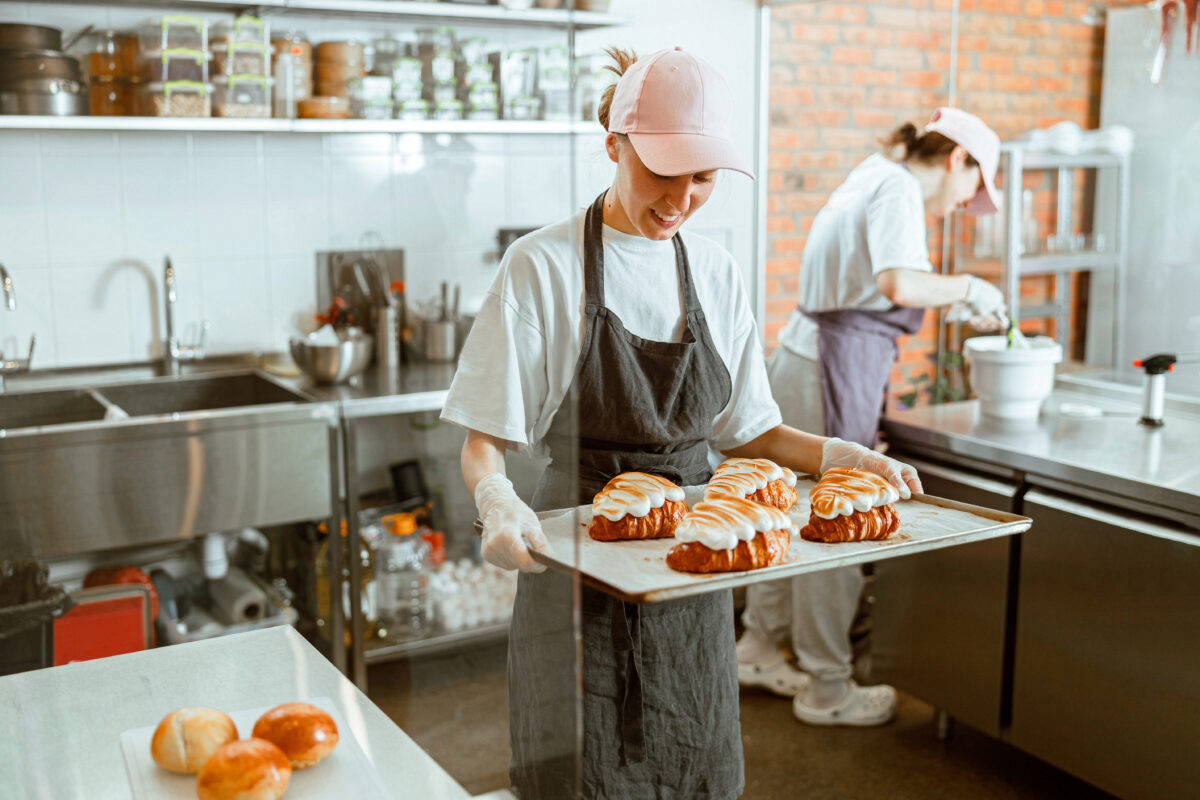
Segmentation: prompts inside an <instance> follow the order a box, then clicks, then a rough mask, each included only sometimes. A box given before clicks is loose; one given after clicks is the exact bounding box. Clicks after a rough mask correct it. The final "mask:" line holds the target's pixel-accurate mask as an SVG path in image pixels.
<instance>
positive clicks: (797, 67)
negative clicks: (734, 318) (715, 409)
mask: <svg viewBox="0 0 1200 800" xmlns="http://www.w3.org/2000/svg"><path fill="white" fill-rule="evenodd" d="M1128 4H1130V0H1119V1H1118V2H1110V3H1109V5H1128ZM1088 5H1089V4H1087V3H1079V2H1053V1H1052V0H1046V1H1045V2H1041V1H1040V0H1031V1H1025V2H1022V1H1021V0H961V2H960V5H959V7H960V16H959V31H958V48H959V52H958V65H957V66H958V79H957V85H958V99H957V104H958V105H959V106H960V107H962V108H964V109H966V110H968V111H971V112H973V113H976V114H979V115H980V116H982V117H983V118H984V119H985V120H987V121H988V123H989V124H991V125H992V127H993V128H995V130H996V131H997V132H998V133H999V134H1000V136H1001V138H1002V139H1009V138H1015V137H1017V136H1020V135H1021V134H1023V133H1025V132H1026V131H1028V130H1029V129H1030V128H1033V127H1047V126H1049V125H1053V124H1054V123H1057V122H1061V121H1063V120H1071V121H1074V122H1076V123H1078V124H1079V125H1081V126H1083V127H1085V128H1086V127H1094V126H1095V125H1096V124H1097V122H1098V119H1099V95H1100V72H1101V65H1102V61H1103V28H1102V27H1097V26H1094V25H1090V24H1088V23H1086V22H1084V21H1082V20H1081V19H1080V17H1082V16H1083V15H1084V14H1085V13H1086V12H1087V10H1088ZM951 9H952V3H951V0H857V2H852V3H851V2H843V1H842V0H826V2H821V3H815V4H813V3H804V4H796V5H782V6H776V7H774V8H773V9H772V22H771V73H770V104H771V109H770V156H769V158H770V163H769V167H770V170H769V175H768V200H767V203H768V220H767V237H768V255H767V263H766V273H767V281H766V319H765V321H764V329H765V334H766V338H767V345H768V347H774V345H775V342H776V338H777V336H778V333H779V330H780V329H781V328H782V327H783V324H784V323H785V322H786V321H787V318H788V315H789V314H790V313H791V310H792V309H793V308H794V307H795V303H796V297H797V292H798V288H799V270H800V256H801V253H802V252H803V249H804V243H805V236H806V234H807V232H808V230H809V229H810V228H811V226H812V221H813V218H814V217H815V216H816V213H817V211H818V210H819V209H820V208H821V206H822V205H823V204H824V203H825V200H826V199H827V198H828V196H829V193H830V192H831V191H832V190H833V189H834V188H835V187H836V186H837V185H838V184H839V183H841V181H842V180H843V179H844V178H845V176H846V174H847V173H848V172H849V171H850V170H851V169H852V168H853V167H854V166H855V165H856V164H858V163H859V162H860V161H862V159H863V158H865V157H866V156H867V155H869V154H870V153H872V152H874V150H875V147H876V145H875V141H876V138H877V137H879V136H882V135H884V134H885V133H887V132H888V131H890V130H891V129H892V128H894V127H895V126H896V125H898V124H900V123H902V122H904V121H913V122H916V123H918V124H920V123H922V122H924V121H925V120H926V119H928V116H929V114H930V112H931V111H932V110H933V109H934V108H935V107H937V106H939V105H945V104H946V103H947V102H948V100H949V95H950V86H949V79H950V51H951V25H952V12H951ZM1026 188H1030V189H1033V190H1034V192H1035V198H1036V199H1035V208H1037V209H1038V217H1039V223H1040V226H1041V229H1042V231H1043V232H1046V231H1049V230H1053V222H1054V220H1053V211H1054V204H1053V199H1052V197H1053V193H1052V188H1053V185H1052V183H1050V182H1048V180H1047V178H1046V177H1045V176H1035V177H1033V178H1031V179H1030V180H1029V182H1028V184H1027V186H1026ZM1081 194H1085V193H1081ZM1085 203H1086V195H1085ZM1086 210H1087V209H1086V208H1085V207H1081V208H1080V209H1079V213H1077V214H1076V219H1077V220H1081V221H1083V222H1084V225H1083V229H1085V230H1086V229H1087V228H1086ZM927 226H928V230H929V247H930V257H931V260H932V261H933V263H934V265H935V267H940V263H941V256H942V241H941V239H942V230H943V226H942V221H941V220H940V219H938V218H934V217H930V218H929V219H928V220H927ZM1078 227H1079V225H1078V224H1077V228H1078ZM971 235H972V230H971V226H970V225H966V226H960V230H959V232H958V233H956V236H961V237H963V238H962V241H964V242H966V241H968V240H969V239H970V237H971ZM964 251H965V252H972V250H971V248H969V247H968V248H961V249H960V250H959V252H964ZM955 269H956V271H971V272H976V273H979V274H981V275H984V276H986V277H990V278H992V279H994V280H995V279H998V278H999V271H1000V265H999V262H998V261H995V260H991V261H983V260H974V259H971V260H967V259H964V260H963V261H961V262H960V263H959V264H957V265H956V266H955ZM1074 280H1075V281H1076V282H1077V281H1078V279H1074ZM1054 288H1055V287H1054V279H1053V278H1052V277H1042V278H1028V279H1026V280H1025V281H1024V282H1023V285H1022V296H1023V298H1024V302H1025V303H1030V304H1032V303H1038V302H1043V301H1045V300H1046V299H1048V298H1049V297H1051V296H1052V295H1053V292H1054ZM1077 288H1079V287H1078V286H1077ZM1084 288H1085V287H1084ZM1076 296H1079V293H1078V292H1077V293H1076ZM935 319H936V318H935V316H934V315H933V314H930V315H928V317H927V319H926V326H925V328H924V329H923V330H922V331H921V332H920V333H918V334H916V335H915V336H912V337H907V340H906V341H903V342H902V343H901V359H900V363H899V364H898V365H897V368H896V370H895V372H894V373H893V378H892V391H893V395H898V394H901V393H903V392H904V391H906V390H907V389H908V388H909V387H910V386H911V385H912V381H913V378H914V377H916V376H917V375H920V374H922V373H929V372H930V371H931V363H932V362H931V359H930V358H929V356H930V354H932V353H933V352H934V351H935V350H936V342H937V330H936V323H935ZM1079 322H1080V320H1079V314H1078V313H1076V315H1075V319H1074V320H1073V326H1072V327H1075V326H1076V325H1078V324H1079ZM1022 327H1024V328H1028V330H1031V331H1034V330H1038V331H1042V332H1045V333H1049V334H1052V335H1055V336H1058V337H1059V338H1060V339H1063V340H1069V339H1071V336H1070V332H1058V331H1056V330H1054V326H1053V324H1051V323H1048V322H1047V323H1042V322H1039V321H1035V320H1029V321H1028V323H1027V324H1026V325H1023V326H1022ZM1068 343H1069V342H1068Z"/></svg>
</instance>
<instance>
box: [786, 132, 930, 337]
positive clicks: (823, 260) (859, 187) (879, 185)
mask: <svg viewBox="0 0 1200 800" xmlns="http://www.w3.org/2000/svg"><path fill="white" fill-rule="evenodd" d="M896 268H900V269H917V270H925V271H927V272H932V271H933V265H932V264H931V263H929V245H928V243H927V241H926V238H925V201H924V199H923V197H922V194H921V184H920V183H919V182H918V181H917V179H916V178H915V177H914V176H913V174H912V173H911V172H909V171H908V170H907V169H905V167H904V166H903V165H901V164H898V163H896V162H895V161H890V160H889V159H887V158H885V157H884V156H882V155H879V154H876V155H873V156H870V157H869V158H867V159H866V160H865V161H863V162H862V163H861V164H859V165H858V166H857V167H855V168H854V171H853V172H851V173H850V175H849V176H848V177H847V178H846V180H845V182H844V183H843V184H842V185H841V186H839V187H838V188H837V189H835V190H834V192H833V194H832V195H830V197H829V202H828V203H826V204H825V206H824V207H823V208H822V209H821V210H820V211H819V212H818V213H817V217H816V219H815V220H813V226H812V231H811V232H809V234H808V240H807V241H806V242H805V245H804V258H803V261H802V265H801V270H800V306H801V307H803V308H805V309H807V310H809V311H830V310H833V309H842V308H858V309H863V310H865V311H887V310H888V309H890V308H891V307H892V301H890V300H888V299H887V297H885V296H884V295H883V294H882V293H881V292H880V291H879V287H878V286H876V285H875V276H876V275H878V274H879V273H880V272H883V271H884V270H888V269H896ZM779 343H780V344H781V345H783V346H784V347H786V348H788V349H789V350H791V351H792V352H794V353H797V354H798V355H802V356H805V357H806V358H812V359H815V358H816V357H817V324H816V323H815V322H813V321H812V320H810V319H809V318H808V317H805V316H804V315H803V314H801V313H800V312H799V311H793V312H792V316H791V318H790V319H789V320H788V323H787V325H786V326H785V327H784V329H783V330H782V331H781V332H780V334H779Z"/></svg>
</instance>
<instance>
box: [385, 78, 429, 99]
mask: <svg viewBox="0 0 1200 800" xmlns="http://www.w3.org/2000/svg"><path fill="white" fill-rule="evenodd" d="M423 88H424V87H423V86H422V84H421V82H420V81H415V82H414V81H398V82H397V83H396V84H395V86H394V88H393V89H392V99H393V100H395V101H396V102H397V103H404V102H406V101H408V100H420V99H421V96H422V94H423Z"/></svg>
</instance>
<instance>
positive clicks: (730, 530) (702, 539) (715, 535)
mask: <svg viewBox="0 0 1200 800" xmlns="http://www.w3.org/2000/svg"><path fill="white" fill-rule="evenodd" d="M783 528H786V529H787V530H789V531H791V532H792V533H793V534H794V533H795V532H796V527H795V526H794V525H793V524H792V521H791V520H790V519H788V515H787V514H784V513H783V512H782V511H780V510H779V509H778V508H775V506H768V505H763V504H762V503H756V502H754V501H753V500H747V499H745V498H743V497H720V498H716V499H713V500H702V501H701V502H699V503H696V505H695V507H694V508H692V510H691V511H689V512H688V513H687V514H684V516H683V519H682V520H680V522H679V525H677V526H676V528H675V538H676V539H677V540H678V541H681V542H699V543H700V544H702V545H704V546H705V547H707V548H709V549H710V550H729V549H731V548H734V547H737V543H738V542H739V541H743V542H748V541H750V540H751V539H753V538H754V535H755V534H756V533H760V532H761V533H765V532H767V531H776V530H780V529H783Z"/></svg>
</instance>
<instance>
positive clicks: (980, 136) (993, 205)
mask: <svg viewBox="0 0 1200 800" xmlns="http://www.w3.org/2000/svg"><path fill="white" fill-rule="evenodd" d="M925 130H926V132H928V131H933V132H934V133H940V134H941V135H942V136H945V137H946V138H947V139H950V140H951V141H953V142H955V143H957V144H959V145H962V148H963V149H964V150H966V151H967V152H968V153H970V154H971V157H972V158H974V159H975V160H976V161H978V162H979V173H980V174H981V175H982V176H983V186H982V187H981V188H980V189H979V191H978V192H976V193H975V196H974V197H972V198H971V202H969V203H967V205H966V208H964V209H963V210H964V211H966V212H967V213H968V214H970V215H971V216H972V217H981V216H984V215H985V214H995V213H996V212H997V211H999V210H1000V193H999V192H998V191H996V168H997V167H998V166H1000V137H999V136H997V135H996V132H995V131H993V130H992V129H991V128H989V127H988V126H987V123H985V122H984V121H983V120H981V119H980V118H979V117H977V116H975V115H974V114H968V113H967V112H966V111H963V110H962V109H960V108H949V107H947V108H939V109H938V110H937V111H935V112H933V117H932V118H931V119H930V120H929V124H928V125H926V126H925Z"/></svg>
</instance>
